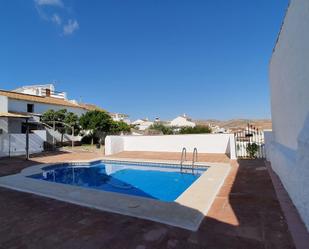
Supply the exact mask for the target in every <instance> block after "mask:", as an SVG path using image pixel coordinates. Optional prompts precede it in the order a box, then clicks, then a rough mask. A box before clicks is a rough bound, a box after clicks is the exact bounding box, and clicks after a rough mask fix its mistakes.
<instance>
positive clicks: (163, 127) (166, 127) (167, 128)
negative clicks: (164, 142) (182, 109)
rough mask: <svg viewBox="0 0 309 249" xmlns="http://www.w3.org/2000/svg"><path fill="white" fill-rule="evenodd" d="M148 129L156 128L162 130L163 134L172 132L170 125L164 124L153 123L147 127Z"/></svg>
mask: <svg viewBox="0 0 309 249" xmlns="http://www.w3.org/2000/svg"><path fill="white" fill-rule="evenodd" d="M149 130H156V131H160V132H162V133H163V134H164V135H171V134H173V129H172V128H171V127H168V126H165V125H164V124H160V123H155V124H152V125H151V126H150V127H149Z"/></svg>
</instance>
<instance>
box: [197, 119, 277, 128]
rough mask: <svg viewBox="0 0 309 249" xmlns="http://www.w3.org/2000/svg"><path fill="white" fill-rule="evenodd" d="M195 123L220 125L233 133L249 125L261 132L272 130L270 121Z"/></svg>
mask: <svg viewBox="0 0 309 249" xmlns="http://www.w3.org/2000/svg"><path fill="white" fill-rule="evenodd" d="M194 122H196V123H197V124H200V125H208V124H211V125H218V126H220V127H223V128H225V129H230V130H232V131H235V130H238V129H241V128H245V127H246V126H247V125H248V123H249V124H250V125H253V126H255V127H256V128H258V129H261V130H266V129H271V128H272V123H271V120H270V119H231V120H226V121H223V120H214V119H208V120H195V121H194Z"/></svg>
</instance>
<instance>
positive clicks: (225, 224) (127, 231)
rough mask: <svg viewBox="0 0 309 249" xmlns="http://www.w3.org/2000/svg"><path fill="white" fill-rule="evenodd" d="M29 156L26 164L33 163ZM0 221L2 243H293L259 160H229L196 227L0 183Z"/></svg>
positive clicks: (137, 247) (142, 246)
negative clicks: (186, 227)
mask: <svg viewBox="0 0 309 249" xmlns="http://www.w3.org/2000/svg"><path fill="white" fill-rule="evenodd" d="M72 156H73V155H63V156H62V155H60V156H58V157H57V156H56V157H53V160H54V161H55V160H61V159H62V158H66V159H69V157H72ZM75 156H76V155H75ZM35 160H36V161H33V162H32V163H38V162H37V159H35ZM45 160H47V159H45ZM50 160H51V159H50ZM75 160H76V159H75ZM47 161H48V160H47ZM30 163H31V162H29V165H30ZM0 164H1V167H0V174H1V175H3V174H4V172H6V173H8V170H6V169H5V170H4V171H3V167H2V160H0ZM20 164H21V165H22V164H24V162H20ZM7 167H9V165H7ZM4 168H6V167H4ZM13 168H14V167H13ZM20 168H21V166H20ZM13 171H14V170H13ZM205 191H207V190H205ZM0 221H1V224H2V225H1V227H0V245H2V246H3V247H4V248H16V247H28V248H104V249H109V248H110V249H112V248H120V249H125V248H134V249H147V248H151V249H155V248H157V249H162V248H177V249H179V248H183V249H188V248H212V249H214V248H220V249H222V248H229V249H232V248H235V249H242V248H244V249H247V248H250V249H255V248H271V249H276V248H278V249H287V248H294V246H293V242H292V239H291V236H290V234H289V231H288V228H287V224H286V222H285V219H284V217H283V214H282V211H281V208H280V205H279V201H278V200H277V197H276V194H275V191H274V188H273V185H272V182H271V179H270V176H269V174H268V171H267V169H266V167H265V162H264V161H262V160H239V161H237V162H236V161H233V162H232V169H231V172H230V174H229V176H228V177H227V179H226V181H225V183H224V185H223V187H222V188H221V190H220V192H219V194H218V195H217V197H216V199H215V201H214V203H213V205H212V207H211V209H210V211H209V213H208V216H207V217H206V218H205V219H204V220H203V222H202V224H201V226H200V228H199V230H198V231H197V232H191V231H187V230H183V229H180V228H176V227H171V226H168V225H164V224H160V223H156V222H152V221H147V220H142V219H137V218H133V217H129V216H124V215H118V214H113V213H108V212H102V211H98V210H94V209H89V208H85V207H80V206H77V205H72V204H69V203H65V202H60V201H56V200H52V199H48V198H43V197H38V196H35V195H31V194H25V193H21V192H16V191H12V190H7V189H4V188H0Z"/></svg>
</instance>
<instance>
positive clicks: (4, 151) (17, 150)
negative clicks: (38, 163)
mask: <svg viewBox="0 0 309 249" xmlns="http://www.w3.org/2000/svg"><path fill="white" fill-rule="evenodd" d="M42 136H43V134H40V135H37V134H35V133H34V134H29V152H30V154H33V153H39V152H42V151H43V150H44V147H43V143H44V139H43V138H42ZM25 154H26V134H3V135H0V157H6V156H19V155H25Z"/></svg>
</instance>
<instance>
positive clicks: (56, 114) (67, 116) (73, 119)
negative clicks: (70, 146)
mask: <svg viewBox="0 0 309 249" xmlns="http://www.w3.org/2000/svg"><path fill="white" fill-rule="evenodd" d="M41 121H42V122H43V123H47V124H48V125H50V126H55V129H56V130H57V131H59V132H60V133H61V142H62V141H63V135H64V133H66V132H67V133H72V127H74V135H76V134H78V133H79V131H80V129H79V122H78V116H77V115H76V114H74V113H73V112H68V111H67V110H66V109H61V110H58V111H55V110H53V109H50V110H48V111H46V112H45V113H43V115H42V117H41Z"/></svg>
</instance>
